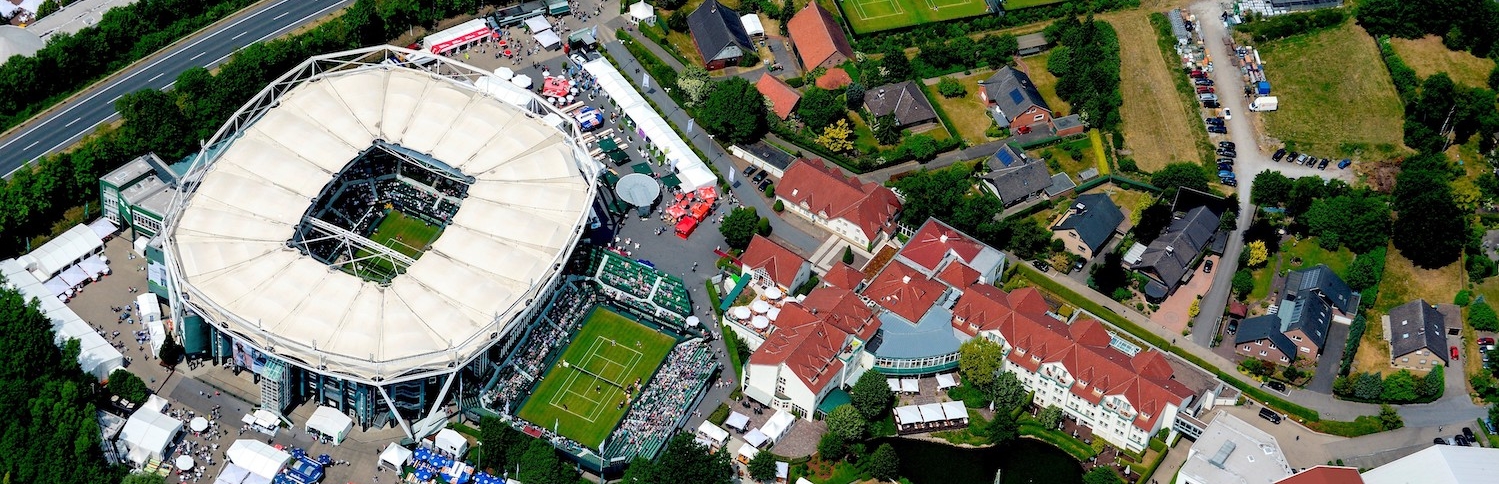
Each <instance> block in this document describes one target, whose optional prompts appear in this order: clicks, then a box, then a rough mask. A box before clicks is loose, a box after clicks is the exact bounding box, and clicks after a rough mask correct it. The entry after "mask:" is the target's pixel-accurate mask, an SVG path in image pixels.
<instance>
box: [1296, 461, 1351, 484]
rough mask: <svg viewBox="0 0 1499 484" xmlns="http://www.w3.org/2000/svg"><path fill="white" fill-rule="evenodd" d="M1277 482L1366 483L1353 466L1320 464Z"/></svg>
mask: <svg viewBox="0 0 1499 484" xmlns="http://www.w3.org/2000/svg"><path fill="white" fill-rule="evenodd" d="M1275 484H1364V477H1363V476H1361V475H1359V473H1358V469H1355V468H1352V467H1342V466H1329V465H1319V466H1316V467H1312V468H1311V469H1307V470H1304V471H1301V472H1298V473H1296V474H1292V475H1290V476H1287V477H1285V478H1283V479H1281V480H1279V481H1275Z"/></svg>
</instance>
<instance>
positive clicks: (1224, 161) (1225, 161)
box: [1218, 158, 1234, 165]
mask: <svg viewBox="0 0 1499 484" xmlns="http://www.w3.org/2000/svg"><path fill="white" fill-rule="evenodd" d="M1223 163H1228V164H1230V165H1232V164H1234V159H1233V158H1219V159H1218V164H1223Z"/></svg>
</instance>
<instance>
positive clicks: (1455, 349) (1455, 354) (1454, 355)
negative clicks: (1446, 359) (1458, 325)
mask: <svg viewBox="0 0 1499 484" xmlns="http://www.w3.org/2000/svg"><path fill="white" fill-rule="evenodd" d="M1452 359H1454V360H1456V359H1457V347H1456V346H1453V347H1452Z"/></svg>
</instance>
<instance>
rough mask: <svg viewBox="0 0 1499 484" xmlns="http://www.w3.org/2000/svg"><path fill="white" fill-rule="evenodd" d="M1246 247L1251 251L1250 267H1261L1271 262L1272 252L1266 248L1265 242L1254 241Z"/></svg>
mask: <svg viewBox="0 0 1499 484" xmlns="http://www.w3.org/2000/svg"><path fill="white" fill-rule="evenodd" d="M1244 247H1245V248H1246V249H1249V267H1259V266H1262V265H1265V262H1266V261H1269V260H1270V250H1269V249H1266V248H1265V241H1263V240H1256V241H1252V242H1250V243H1248V244H1246V245H1245V246H1244Z"/></svg>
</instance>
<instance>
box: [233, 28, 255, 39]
mask: <svg viewBox="0 0 1499 484" xmlns="http://www.w3.org/2000/svg"><path fill="white" fill-rule="evenodd" d="M248 33H250V31H248V30H246V31H244V32H240V33H239V35H236V36H233V37H230V38H229V40H239V38H240V37H244V36H245V34H248Z"/></svg>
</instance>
